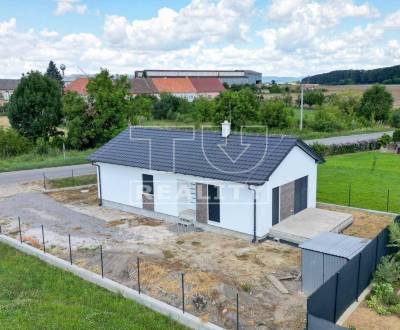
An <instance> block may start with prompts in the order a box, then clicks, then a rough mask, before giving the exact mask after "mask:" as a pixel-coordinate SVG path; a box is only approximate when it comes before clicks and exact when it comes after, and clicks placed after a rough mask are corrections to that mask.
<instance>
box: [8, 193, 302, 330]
mask: <svg viewBox="0 0 400 330" xmlns="http://www.w3.org/2000/svg"><path fill="white" fill-rule="evenodd" d="M18 216H21V219H22V231H23V239H24V240H25V241H27V242H29V243H30V244H32V245H35V246H37V247H41V229H40V226H41V225H42V224H43V225H44V227H45V237H46V238H45V242H46V246H47V249H48V251H50V252H51V253H53V254H56V255H58V256H60V257H62V258H64V259H68V258H69V255H68V236H67V234H68V233H70V234H71V237H72V246H73V250H72V253H73V261H74V263H75V264H78V265H80V266H82V267H84V268H87V269H90V270H93V271H95V272H98V273H99V272H100V253H99V245H100V244H102V245H103V251H104V267H105V269H104V271H105V276H107V277H108V278H111V279H114V280H116V281H118V282H120V283H123V284H125V285H127V286H129V287H132V288H137V264H136V262H137V257H139V258H140V278H141V289H142V291H143V292H145V293H148V294H149V295H151V296H153V297H155V298H158V299H160V300H162V301H165V302H167V303H169V304H171V305H174V306H176V307H180V306H181V294H180V293H181V287H180V280H181V274H182V273H184V274H185V275H184V276H185V277H184V278H185V299H186V310H187V311H189V312H191V313H193V314H195V315H199V316H201V317H202V318H204V319H208V320H209V321H211V322H213V323H216V324H218V325H221V326H223V327H226V328H228V329H232V328H235V326H236V293H237V292H239V305H240V309H239V310H240V320H241V328H242V329H304V324H305V309H306V298H305V296H304V295H303V294H302V293H300V280H299V277H298V275H299V272H300V251H299V250H298V249H296V248H294V247H291V246H288V245H284V244H280V243H276V242H272V241H266V242H264V243H260V244H256V245H254V244H251V243H250V242H247V241H245V240H243V239H239V238H233V237H228V236H224V235H221V234H215V233H210V232H205V231H199V230H198V229H194V228H190V227H189V228H185V227H182V226H181V225H178V224H173V223H167V222H163V221H158V220H154V219H150V218H146V217H142V216H136V215H133V214H130V213H124V212H120V211H116V210H111V209H105V208H101V207H99V206H98V205H97V198H96V189H95V188H91V189H86V190H73V191H64V192H56V193H48V194H47V195H46V194H43V193H40V192H35V191H28V192H19V193H17V194H14V195H11V196H8V197H4V198H2V199H0V219H1V220H0V222H1V223H2V227H3V229H4V230H5V231H6V232H7V233H8V234H10V235H14V236H15V237H16V236H17V232H18V229H17V228H18V227H17V221H16V220H17V217H18ZM268 274H272V275H274V276H276V278H278V279H280V280H281V283H282V284H283V285H284V286H285V287H286V288H287V289H288V291H289V294H283V293H281V292H280V291H278V290H277V289H276V288H275V286H274V285H272V283H271V282H270V281H269V280H268V279H267V277H266V276H267V275H268Z"/></svg>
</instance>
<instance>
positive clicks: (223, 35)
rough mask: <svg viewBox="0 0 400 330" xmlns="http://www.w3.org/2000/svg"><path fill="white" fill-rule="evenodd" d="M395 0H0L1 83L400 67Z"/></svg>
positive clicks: (398, 6)
mask: <svg viewBox="0 0 400 330" xmlns="http://www.w3.org/2000/svg"><path fill="white" fill-rule="evenodd" d="M399 32H400V2H399V1H395V0H389V1H388V0H385V1H377V0H370V1H368V2H367V1H363V0H268V1H267V0H265V1H256V0H191V1H189V0H186V1H184V0H179V1H172V0H170V1H156V0H147V1H127V0H113V1H100V0H97V1H96V0H35V1H34V0H30V1H28V0H18V1H15V0H14V1H11V0H0V77H18V76H20V75H21V73H23V72H26V71H29V70H32V69H34V70H44V69H45V67H46V66H47V63H48V61H49V60H51V59H52V60H54V61H56V63H58V64H59V63H64V64H66V65H67V73H78V72H80V70H83V71H85V72H88V73H95V72H97V71H98V70H99V69H100V68H108V69H109V70H110V71H111V72H113V73H129V74H131V73H133V71H134V70H135V69H143V68H195V69H201V68H226V69H227V68H229V69H235V68H248V69H254V70H257V71H261V72H263V74H265V75H278V76H304V75H308V74H314V73H319V72H325V71H330V70H335V69H347V68H353V69H355V68H366V69H367V68H374V67H380V66H389V65H395V64H400V40H399V39H400V38H399V35H400V34H399Z"/></svg>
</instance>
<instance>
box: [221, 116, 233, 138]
mask: <svg viewBox="0 0 400 330" xmlns="http://www.w3.org/2000/svg"><path fill="white" fill-rule="evenodd" d="M221 126H222V137H224V138H227V137H228V136H229V135H230V134H231V123H230V122H229V121H227V120H225V121H224V122H223V123H222V124H221Z"/></svg>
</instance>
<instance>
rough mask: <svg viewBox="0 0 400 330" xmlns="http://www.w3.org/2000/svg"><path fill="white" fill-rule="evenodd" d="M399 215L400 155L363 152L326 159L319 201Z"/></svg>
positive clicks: (319, 178)
mask: <svg viewBox="0 0 400 330" xmlns="http://www.w3.org/2000/svg"><path fill="white" fill-rule="evenodd" d="M350 184H351V200H350V204H351V206H355V207H362V208H368V209H374V210H380V211H386V209H387V194H388V190H389V211H391V212H398V213H400V155H395V154H384V153H380V152H360V153H355V154H346V155H340V156H330V157H326V163H325V164H323V165H320V166H319V168H318V201H321V202H327V203H334V204H341V205H348V204H349V189H350Z"/></svg>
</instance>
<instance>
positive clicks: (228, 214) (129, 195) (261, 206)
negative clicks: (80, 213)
mask: <svg viewBox="0 0 400 330" xmlns="http://www.w3.org/2000/svg"><path fill="white" fill-rule="evenodd" d="M99 165H100V167H101V186H102V197H103V199H104V200H107V201H111V202H115V203H119V204H124V205H129V206H133V207H137V208H142V207H143V203H142V195H141V192H142V174H151V175H153V180H154V211H155V212H158V213H162V214H166V215H171V216H175V217H177V216H178V215H179V202H178V200H179V198H178V184H179V182H178V180H185V181H188V182H193V183H204V184H213V185H216V186H218V187H220V222H219V223H218V222H214V221H208V224H209V225H214V226H217V227H221V228H225V229H229V230H233V231H237V232H241V233H245V234H249V235H253V226H254V224H253V191H251V190H249V189H248V186H247V185H245V184H239V183H234V182H226V181H219V180H211V179H205V178H199V177H195V176H189V175H182V174H174V173H167V172H160V171H149V170H146V169H140V168H134V167H127V166H121V165H113V164H105V163H99ZM306 175H308V201H307V206H308V207H315V205H316V188H317V187H316V183H317V178H316V176H317V164H316V162H315V160H314V159H313V158H312V157H310V156H309V155H308V154H306V153H305V152H304V151H302V150H301V149H300V148H298V147H295V148H294V149H293V150H292V151H291V152H290V153H289V154H288V155H287V156H286V158H285V159H284V160H283V162H282V163H281V164H280V165H279V167H278V168H277V169H276V170H275V172H274V173H273V174H272V175H271V177H270V180H269V181H267V182H266V183H264V184H263V185H262V186H256V187H254V188H255V189H256V190H257V236H258V237H262V236H265V235H266V234H268V231H269V229H270V228H271V226H272V189H273V188H275V187H276V186H281V185H283V184H285V183H288V182H290V181H294V180H296V179H299V178H301V177H304V176H306Z"/></svg>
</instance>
